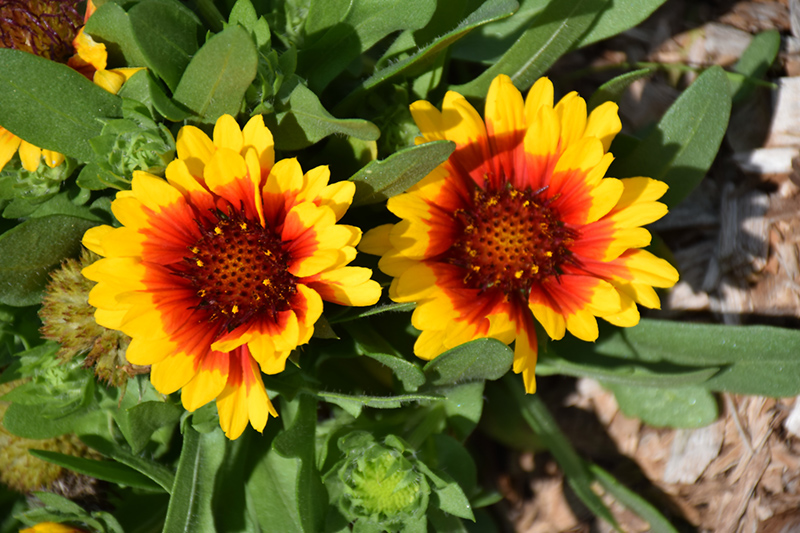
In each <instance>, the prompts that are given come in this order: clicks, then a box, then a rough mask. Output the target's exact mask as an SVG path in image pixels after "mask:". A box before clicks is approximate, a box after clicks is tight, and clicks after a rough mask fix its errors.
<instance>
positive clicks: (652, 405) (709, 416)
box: [604, 383, 718, 428]
mask: <svg viewBox="0 0 800 533" xmlns="http://www.w3.org/2000/svg"><path fill="white" fill-rule="evenodd" d="M604 386H606V387H607V388H609V389H611V391H612V392H613V393H614V396H615V397H616V399H617V403H619V408H620V409H621V410H622V412H623V413H625V414H626V415H627V416H629V417H631V418H640V419H641V420H642V421H643V422H645V423H647V424H649V425H651V426H655V427H671V428H700V427H704V426H707V425H709V424H710V423H711V422H713V421H714V420H716V418H717V415H718V412H717V401H716V399H714V395H713V394H711V393H710V392H708V390H707V389H705V388H703V387H702V386H694V387H679V388H653V387H636V386H630V385H619V384H610V383H605V384H604Z"/></svg>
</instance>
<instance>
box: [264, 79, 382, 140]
mask: <svg viewBox="0 0 800 533" xmlns="http://www.w3.org/2000/svg"><path fill="white" fill-rule="evenodd" d="M281 94H282V95H288V96H287V97H285V101H282V102H281V103H280V104H279V105H276V106H275V107H276V110H277V113H273V114H269V115H264V122H265V123H266V124H267V126H268V127H269V129H270V130H271V131H272V134H273V136H274V137H275V149H277V150H300V149H302V148H305V147H307V146H310V145H312V144H314V143H316V142H318V141H320V140H322V139H324V138H325V137H327V136H328V135H332V134H334V133H343V134H344V135H349V136H351V137H356V138H358V139H362V140H365V141H375V140H377V139H378V137H380V134H381V132H380V130H379V129H378V127H377V126H375V124H373V123H372V122H368V121H366V120H361V119H355V118H350V119H344V118H336V117H334V116H333V115H331V114H330V113H329V112H328V111H327V110H326V109H325V108H324V107H323V106H322V103H320V101H319V98H318V97H317V95H316V94H314V93H313V92H312V91H311V89H309V88H308V87H306V86H305V85H303V83H302V82H301V80H300V78H298V77H297V76H292V77H291V78H289V79H288V80H287V81H285V82H284V84H283V85H282V86H281Z"/></svg>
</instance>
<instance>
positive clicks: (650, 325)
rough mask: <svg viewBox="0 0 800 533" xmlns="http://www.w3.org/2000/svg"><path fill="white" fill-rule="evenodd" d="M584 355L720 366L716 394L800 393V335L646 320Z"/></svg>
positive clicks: (711, 384)
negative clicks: (799, 357)
mask: <svg viewBox="0 0 800 533" xmlns="http://www.w3.org/2000/svg"><path fill="white" fill-rule="evenodd" d="M583 344H584V345H585V348H584V351H586V352H592V351H595V352H596V353H599V354H603V355H611V356H614V357H621V358H625V359H634V360H639V361H651V362H652V361H664V362H669V363H673V364H678V365H686V366H689V365H693V366H700V367H702V366H718V367H721V370H720V371H719V372H718V373H716V374H714V375H713V376H712V377H710V378H709V379H708V380H707V381H705V382H704V383H703V386H704V387H706V388H708V389H710V390H717V391H728V392H735V393H739V394H757V395H761V396H773V397H786V396H795V395H797V394H798V393H800V361H799V360H798V357H797V354H798V353H800V331H796V330H790V329H784V328H776V327H769V326H725V325H718V324H717V325H715V324H691V323H686V322H671V321H666V320H647V319H643V320H642V321H641V322H640V323H639V325H637V326H635V327H633V328H623V329H619V330H616V329H615V330H614V332H613V333H611V334H610V335H601V338H600V340H599V341H598V342H597V343H596V344H594V345H586V344H585V343H583Z"/></svg>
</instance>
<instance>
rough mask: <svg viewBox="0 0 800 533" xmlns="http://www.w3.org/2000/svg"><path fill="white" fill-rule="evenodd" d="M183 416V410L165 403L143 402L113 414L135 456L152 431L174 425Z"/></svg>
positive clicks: (143, 446) (145, 444)
mask: <svg viewBox="0 0 800 533" xmlns="http://www.w3.org/2000/svg"><path fill="white" fill-rule="evenodd" d="M182 414H183V409H181V408H180V407H178V406H176V405H173V404H171V403H166V402H143V403H140V404H138V405H135V406H133V407H131V408H130V409H126V410H124V411H118V412H116V413H114V419H115V420H116V421H117V425H118V426H119V428H120V430H121V431H122V434H123V435H124V436H125V440H127V441H128V444H130V446H131V451H132V452H133V453H135V454H138V453H140V452H141V451H142V450H144V448H145V446H147V443H148V442H150V437H151V435H152V434H153V432H154V431H156V430H157V429H159V428H162V427H164V426H168V425H170V424H175V423H176V422H177V421H178V420H179V419H180V417H181V415H182Z"/></svg>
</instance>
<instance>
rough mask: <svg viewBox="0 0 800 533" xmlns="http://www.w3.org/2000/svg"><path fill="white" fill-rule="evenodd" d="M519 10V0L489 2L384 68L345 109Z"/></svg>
mask: <svg viewBox="0 0 800 533" xmlns="http://www.w3.org/2000/svg"><path fill="white" fill-rule="evenodd" d="M518 7H519V4H518V3H517V1H516V0H488V1H486V2H484V3H482V4H481V6H480V7H479V8H478V9H476V10H475V11H473V12H472V13H470V15H469V16H468V17H467V18H465V19H464V20H463V21H461V23H460V24H458V25H457V26H456V27H454V28H453V29H451V30H449V31H447V32H445V33H443V34H441V35H438V36H437V37H436V38H435V39H433V40H432V41H431V42H429V43H426V44H425V45H424V46H422V47H421V48H419V49H418V50H416V51H415V52H414V53H413V54H411V55H410V56H408V57H405V58H403V59H400V60H399V61H395V62H393V63H391V64H390V65H388V66H386V67H385V68H381V69H380V70H378V71H377V72H375V73H374V74H373V75H372V76H370V77H369V78H368V79H367V80H365V81H364V82H363V83H361V84H360V85H359V86H358V87H357V88H356V89H355V90H354V91H353V92H352V93H351V94H350V95H349V96H348V97H347V98H346V99H345V101H344V103H343V104H342V107H343V108H348V106H349V105H350V104H352V103H355V102H357V101H358V100H359V99H360V98H362V97H363V94H364V93H365V92H366V91H369V90H371V89H373V88H374V87H376V86H378V85H380V84H381V83H383V82H385V81H387V80H389V79H391V78H393V77H394V76H399V75H401V74H406V75H409V74H411V73H412V72H419V71H421V70H423V69H425V68H426V67H428V66H429V65H431V64H432V63H433V61H434V60H435V59H436V58H437V57H439V56H440V54H442V53H443V52H444V51H445V50H446V49H447V48H448V47H450V46H451V45H452V44H453V43H455V42H456V41H458V40H459V39H461V38H462V37H464V36H465V35H467V34H468V33H469V32H471V31H472V30H474V29H475V28H478V27H480V26H482V25H484V24H487V23H490V22H492V21H496V20H500V19H503V18H506V17H508V16H510V15H511V14H512V13H514V11H515V10H516V9H517V8H518Z"/></svg>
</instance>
